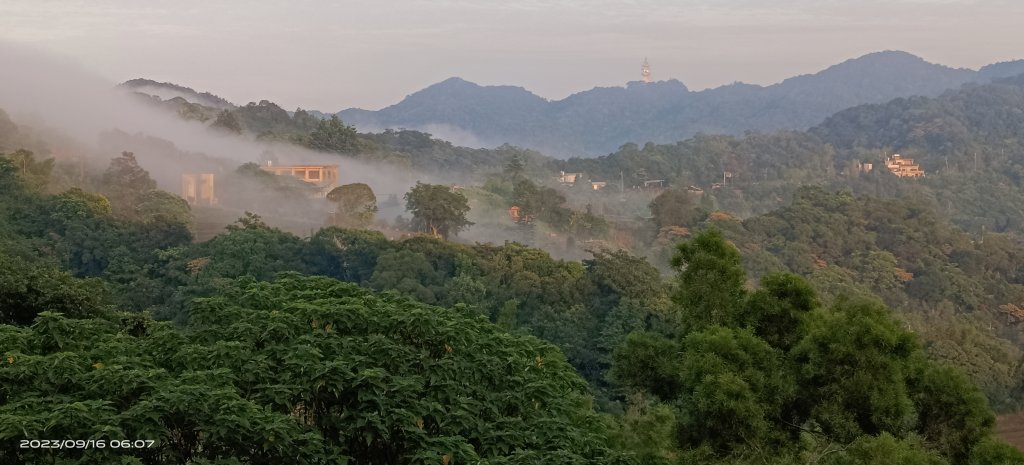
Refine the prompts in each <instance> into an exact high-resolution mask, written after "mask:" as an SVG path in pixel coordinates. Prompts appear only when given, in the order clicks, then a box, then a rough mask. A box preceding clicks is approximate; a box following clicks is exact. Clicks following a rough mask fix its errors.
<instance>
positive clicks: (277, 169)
mask: <svg viewBox="0 0 1024 465" xmlns="http://www.w3.org/2000/svg"><path fill="white" fill-rule="evenodd" d="M260 168H261V169H263V171H268V172H271V173H274V174H276V175H278V176H291V177H293V178H296V179H298V180H300V181H304V182H307V183H309V184H311V185H313V186H315V187H316V193H317V196H319V197H324V196H326V195H327V193H328V192H330V191H331V189H333V188H334V187H335V186H337V184H338V165H274V164H273V163H270V162H267V164H265V165H263V166H261V167H260Z"/></svg>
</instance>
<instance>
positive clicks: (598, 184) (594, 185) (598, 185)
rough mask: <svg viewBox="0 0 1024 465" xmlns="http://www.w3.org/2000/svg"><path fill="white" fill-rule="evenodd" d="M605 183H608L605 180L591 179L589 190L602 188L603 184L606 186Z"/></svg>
mask: <svg viewBox="0 0 1024 465" xmlns="http://www.w3.org/2000/svg"><path fill="white" fill-rule="evenodd" d="M607 185H608V183H607V182H605V181H591V182H590V189H591V190H595V191H599V190H601V189H604V188H605V186H607Z"/></svg>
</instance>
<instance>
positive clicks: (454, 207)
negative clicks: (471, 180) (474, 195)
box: [405, 182, 473, 239]
mask: <svg viewBox="0 0 1024 465" xmlns="http://www.w3.org/2000/svg"><path fill="white" fill-rule="evenodd" d="M405 209H406V210H407V211H409V212H410V213H412V225H413V227H414V228H416V229H417V230H419V231H422V232H429V233H430V234H432V235H433V236H434V237H441V238H444V239H447V238H448V237H449V236H454V235H457V234H458V233H459V231H462V230H463V229H465V228H467V227H469V226H472V225H473V222H472V221H469V220H468V219H466V214H467V213H469V200H468V199H466V196H464V195H462V194H461V193H458V192H452V190H451V189H450V188H449V187H448V186H444V185H439V184H423V183H419V182H417V183H416V187H413V188H412V190H410V191H409V192H407V193H406V194H405Z"/></svg>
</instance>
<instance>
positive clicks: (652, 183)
mask: <svg viewBox="0 0 1024 465" xmlns="http://www.w3.org/2000/svg"><path fill="white" fill-rule="evenodd" d="M664 187H665V180H664V179H651V180H649V181H644V189H662V188H664Z"/></svg>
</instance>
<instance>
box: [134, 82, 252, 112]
mask: <svg viewBox="0 0 1024 465" xmlns="http://www.w3.org/2000/svg"><path fill="white" fill-rule="evenodd" d="M118 87H120V88H122V89H125V90H128V91H132V92H138V93H140V94H146V95H151V96H154V97H159V98H160V99H161V100H173V99H175V98H182V99H184V100H186V101H187V102H189V103H196V104H199V105H203V106H207V107H212V108H216V109H220V110H227V109H232V108H235V107H236V106H237V105H235V104H234V103H231V102H229V101H227V100H225V99H223V98H221V97H218V96H216V95H213V94H211V93H209V92H198V91H196V90H193V89H192V88H189V87H185V86H180V85H177V84H173V83H170V82H157V81H153V80H150V79H132V80H130V81H125V82H124V83H122V84H120V85H118Z"/></svg>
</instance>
